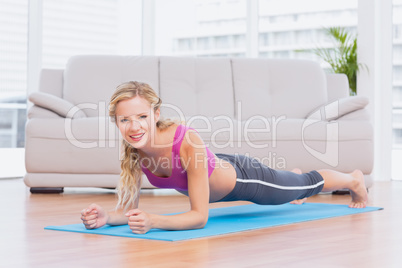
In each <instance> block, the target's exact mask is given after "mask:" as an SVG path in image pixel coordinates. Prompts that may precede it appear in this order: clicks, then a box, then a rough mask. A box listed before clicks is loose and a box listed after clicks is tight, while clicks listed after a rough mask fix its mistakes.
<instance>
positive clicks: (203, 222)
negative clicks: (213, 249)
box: [196, 215, 208, 229]
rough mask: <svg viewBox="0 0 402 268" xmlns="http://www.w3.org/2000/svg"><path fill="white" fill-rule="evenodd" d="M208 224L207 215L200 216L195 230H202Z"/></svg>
mask: <svg viewBox="0 0 402 268" xmlns="http://www.w3.org/2000/svg"><path fill="white" fill-rule="evenodd" d="M207 222H208V215H207V216H201V217H200V218H199V219H198V221H197V224H196V229H202V228H204V227H205V225H207Z"/></svg>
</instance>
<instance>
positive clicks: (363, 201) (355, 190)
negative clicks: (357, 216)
mask: <svg viewBox="0 0 402 268" xmlns="http://www.w3.org/2000/svg"><path fill="white" fill-rule="evenodd" d="M350 175H352V177H353V178H354V181H353V187H351V188H350V189H349V190H350V194H351V195H352V202H351V203H350V205H349V207H350V208H365V207H366V205H367V199H368V195H367V189H366V184H365V183H364V175H363V173H362V172H361V171H360V170H358V169H356V170H355V171H353V172H352V173H350Z"/></svg>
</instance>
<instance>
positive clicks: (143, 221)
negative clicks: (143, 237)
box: [125, 209, 152, 234]
mask: <svg viewBox="0 0 402 268" xmlns="http://www.w3.org/2000/svg"><path fill="white" fill-rule="evenodd" d="M125 216H126V217H128V225H129V226H130V229H131V231H132V232H133V233H135V234H145V233H147V232H148V231H149V230H150V229H151V228H152V224H151V219H150V215H149V214H148V213H146V212H144V211H142V210H139V209H132V210H130V211H128V212H127V213H126V214H125Z"/></svg>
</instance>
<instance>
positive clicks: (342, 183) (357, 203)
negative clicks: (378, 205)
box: [317, 169, 368, 208]
mask: <svg viewBox="0 0 402 268" xmlns="http://www.w3.org/2000/svg"><path fill="white" fill-rule="evenodd" d="M317 172H318V173H320V175H321V176H322V177H323V179H324V188H323V189H322V191H324V192H331V191H336V190H340V189H349V190H350V193H351V195H352V202H351V203H350V205H349V207H351V208H364V207H366V204H367V198H368V197H367V189H366V185H365V183H364V176H363V173H362V172H361V171H360V170H358V169H356V170H355V171H353V172H352V173H341V172H338V171H334V170H328V169H322V170H317Z"/></svg>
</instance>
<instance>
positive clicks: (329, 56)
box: [313, 27, 365, 96]
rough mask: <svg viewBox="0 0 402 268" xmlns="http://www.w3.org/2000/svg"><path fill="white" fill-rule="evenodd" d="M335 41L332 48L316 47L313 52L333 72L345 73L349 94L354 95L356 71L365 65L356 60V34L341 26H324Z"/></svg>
mask: <svg viewBox="0 0 402 268" xmlns="http://www.w3.org/2000/svg"><path fill="white" fill-rule="evenodd" d="M325 32H326V34H328V35H329V36H330V37H331V39H332V40H333V41H334V43H335V47H334V48H316V49H314V50H313V52H314V53H315V54H316V55H317V56H319V57H320V58H322V59H323V60H324V61H326V62H327V63H328V64H329V65H330V66H331V69H332V71H333V72H334V73H343V74H346V76H347V77H348V80H349V87H350V95H351V96H354V95H356V80H357V73H358V72H359V70H360V68H363V67H365V66H364V65H363V64H361V63H358V62H357V36H356V35H353V34H351V33H349V32H347V30H346V29H344V28H341V27H331V28H325Z"/></svg>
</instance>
